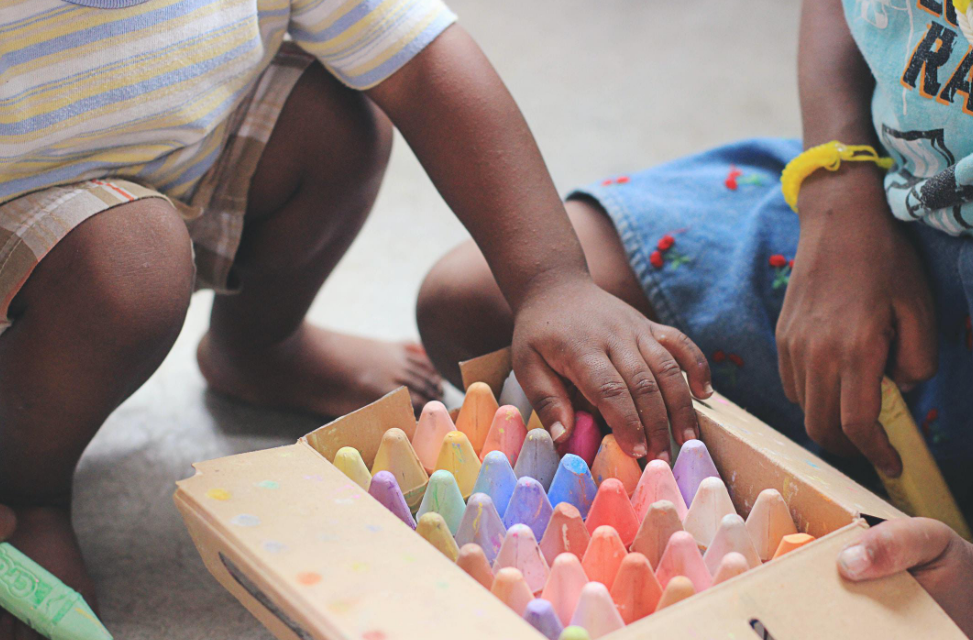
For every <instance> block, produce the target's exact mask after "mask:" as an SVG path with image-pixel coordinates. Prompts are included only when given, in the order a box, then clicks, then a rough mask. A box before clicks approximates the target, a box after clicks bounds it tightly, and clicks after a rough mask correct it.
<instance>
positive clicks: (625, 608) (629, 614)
mask: <svg viewBox="0 0 973 640" xmlns="http://www.w3.org/2000/svg"><path fill="white" fill-rule="evenodd" d="M611 596H612V600H613V601H614V602H615V606H616V607H617V608H618V613H619V615H621V616H622V620H623V621H624V622H625V624H632V623H633V622H635V621H636V620H641V619H642V618H644V617H645V616H647V615H650V614H651V613H653V612H655V608H656V607H657V606H658V604H659V598H661V597H662V585H660V584H659V581H658V579H656V577H655V573H653V571H652V565H650V564H649V561H648V559H647V558H646V557H645V556H643V555H642V554H641V553H630V554H628V555H627V556H625V559H624V560H622V565H621V566H620V567H619V568H618V575H617V576H615V584H614V585H612V588H611Z"/></svg>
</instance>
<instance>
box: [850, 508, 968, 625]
mask: <svg viewBox="0 0 973 640" xmlns="http://www.w3.org/2000/svg"><path fill="white" fill-rule="evenodd" d="M838 570H839V572H840V573H841V575H842V576H844V577H845V578H847V579H848V580H852V581H854V582H859V581H862V580H874V579H875V578H883V577H885V576H888V575H892V574H894V573H898V572H899V571H906V570H908V571H909V572H910V573H912V575H913V577H915V579H916V580H918V581H919V584H921V585H922V586H923V588H924V589H925V590H926V591H928V592H929V595H931V596H932V597H933V599H934V600H935V601H936V602H938V603H939V606H941V607H942V608H943V609H944V610H945V611H946V613H947V614H949V617H950V618H952V619H953V622H955V623H956V624H957V625H958V626H959V627H960V629H962V630H963V633H965V634H966V635H968V636H970V637H973V545H971V544H970V543H968V542H966V541H965V540H963V539H962V538H960V537H959V536H958V535H956V533H955V532H954V531H953V530H952V529H950V528H949V527H947V526H946V525H945V524H943V523H941V522H937V521H936V520H930V519H929V518H904V519H901V520H889V521H887V522H883V523H882V524H880V525H878V526H876V527H873V528H871V529H869V530H868V531H866V532H865V534H864V535H863V536H862V538H861V540H859V541H858V542H856V543H855V544H853V545H851V546H849V547H846V548H845V549H844V550H842V552H841V553H840V554H839V555H838Z"/></svg>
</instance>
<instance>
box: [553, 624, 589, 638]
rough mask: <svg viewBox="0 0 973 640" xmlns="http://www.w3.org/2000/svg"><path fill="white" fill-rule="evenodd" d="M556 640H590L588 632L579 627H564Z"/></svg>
mask: <svg viewBox="0 0 973 640" xmlns="http://www.w3.org/2000/svg"><path fill="white" fill-rule="evenodd" d="M557 640H591V636H589V635H588V632H587V631H586V630H585V629H582V628H581V627H571V626H568V627H565V628H564V631H562V632H561V637H560V638H558V639H557Z"/></svg>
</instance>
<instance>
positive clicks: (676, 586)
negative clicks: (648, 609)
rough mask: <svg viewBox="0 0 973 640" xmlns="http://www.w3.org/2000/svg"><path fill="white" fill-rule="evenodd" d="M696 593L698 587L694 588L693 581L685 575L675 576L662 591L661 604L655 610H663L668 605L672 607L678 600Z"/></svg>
mask: <svg viewBox="0 0 973 640" xmlns="http://www.w3.org/2000/svg"><path fill="white" fill-rule="evenodd" d="M694 595H696V589H695V588H693V583H692V581H691V580H690V579H689V578H687V577H685V576H675V577H674V578H673V579H672V580H670V581H669V584H667V585H666V588H665V589H664V590H663V591H662V597H661V598H659V606H657V607H656V608H655V610H656V611H662V610H663V609H665V608H666V607H671V606H672V605H674V604H676V603H677V602H682V601H683V600H685V599H686V598H688V597H690V596H694Z"/></svg>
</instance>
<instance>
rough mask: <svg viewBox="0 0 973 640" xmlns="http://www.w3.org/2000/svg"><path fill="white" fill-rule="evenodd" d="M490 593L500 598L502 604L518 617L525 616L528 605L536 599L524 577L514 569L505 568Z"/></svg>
mask: <svg viewBox="0 0 973 640" xmlns="http://www.w3.org/2000/svg"><path fill="white" fill-rule="evenodd" d="M490 593H492V594H493V595H495V596H496V597H498V598H500V600H501V602H503V603H504V604H505V605H507V606H508V607H510V608H511V609H513V610H514V612H516V614H517V615H518V616H523V615H524V610H525V609H527V603H528V602H530V601H531V600H533V599H534V594H533V593H531V592H530V587H528V586H527V581H526V580H524V576H523V575H522V574H521V573H520V571H519V570H517V569H514V568H513V567H504V568H503V569H501V570H500V571H498V572H497V577H496V578H494V579H493V586H492V587H491V588H490Z"/></svg>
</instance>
